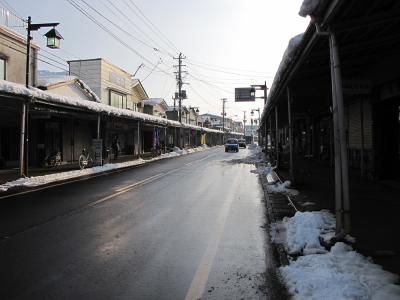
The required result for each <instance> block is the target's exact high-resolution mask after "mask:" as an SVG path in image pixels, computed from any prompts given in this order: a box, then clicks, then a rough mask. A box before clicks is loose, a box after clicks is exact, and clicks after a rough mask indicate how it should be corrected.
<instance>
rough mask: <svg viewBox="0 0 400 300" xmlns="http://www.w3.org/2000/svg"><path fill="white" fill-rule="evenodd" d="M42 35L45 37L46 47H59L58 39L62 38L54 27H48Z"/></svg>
mask: <svg viewBox="0 0 400 300" xmlns="http://www.w3.org/2000/svg"><path fill="white" fill-rule="evenodd" d="M44 36H45V37H47V47H49V48H51V49H58V48H60V40H61V39H64V38H63V37H62V36H61V34H60V33H59V32H58V31H57V30H56V29H55V28H53V29H50V30H49V31H48V32H47V33H46V34H45V35H44Z"/></svg>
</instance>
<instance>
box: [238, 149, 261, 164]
mask: <svg viewBox="0 0 400 300" xmlns="http://www.w3.org/2000/svg"><path fill="white" fill-rule="evenodd" d="M249 150H250V152H251V155H249V156H247V157H245V158H243V159H240V162H241V163H244V164H257V163H261V162H264V160H265V155H264V153H263V152H262V148H261V147H259V146H253V147H250V146H249Z"/></svg>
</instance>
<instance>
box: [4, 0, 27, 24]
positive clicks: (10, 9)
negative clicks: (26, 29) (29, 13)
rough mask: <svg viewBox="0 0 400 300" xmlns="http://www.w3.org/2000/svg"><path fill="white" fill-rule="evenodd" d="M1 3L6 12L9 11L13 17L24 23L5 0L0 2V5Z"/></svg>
mask: <svg viewBox="0 0 400 300" xmlns="http://www.w3.org/2000/svg"><path fill="white" fill-rule="evenodd" d="M1 3H3V5H2V6H3V7H4V8H5V9H7V10H9V11H10V12H11V13H12V14H13V15H15V16H16V17H17V18H18V19H20V20H21V21H23V22H26V21H25V20H24V19H23V18H22V17H21V16H20V15H19V13H18V12H17V11H16V10H15V9H14V7H12V6H11V5H10V4H9V3H8V2H7V1H6V0H0V5H1Z"/></svg>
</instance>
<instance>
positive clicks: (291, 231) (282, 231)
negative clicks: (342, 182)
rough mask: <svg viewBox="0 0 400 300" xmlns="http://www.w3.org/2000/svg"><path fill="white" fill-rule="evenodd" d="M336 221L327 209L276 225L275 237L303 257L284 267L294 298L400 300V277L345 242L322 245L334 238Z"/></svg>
mask: <svg viewBox="0 0 400 300" xmlns="http://www.w3.org/2000/svg"><path fill="white" fill-rule="evenodd" d="M334 232H335V218H334V216H333V215H332V214H331V213H329V212H328V211H326V210H322V211H318V212H297V213H296V214H295V215H294V216H293V217H292V218H285V219H284V220H283V221H282V222H277V223H273V224H272V226H271V238H272V240H273V241H274V242H275V243H281V244H283V245H284V246H285V248H286V249H287V251H288V253H291V254H297V255H301V254H303V256H299V257H297V259H295V260H294V259H291V260H290V263H289V265H288V266H283V267H280V272H281V275H282V277H283V279H284V280H285V282H286V284H287V286H288V289H289V292H290V293H291V294H292V295H293V298H294V299H301V300H303V299H328V300H330V299H332V300H337V299H343V300H344V299H365V300H367V299H376V300H377V299H385V300H386V299H400V286H399V285H396V283H397V282H398V280H399V277H398V275H395V274H392V273H390V272H387V271H384V270H383V269H382V267H381V266H379V265H377V264H374V263H373V262H372V261H371V260H370V259H368V258H365V257H364V256H362V255H361V254H359V253H357V252H356V251H354V250H353V248H352V247H351V246H349V245H346V244H344V243H342V242H338V243H336V244H335V245H334V246H333V247H332V248H331V249H330V251H328V250H326V249H324V248H323V247H322V246H321V244H320V243H319V237H320V236H321V235H322V236H323V235H325V236H326V237H329V236H330V238H332V237H333V236H334Z"/></svg>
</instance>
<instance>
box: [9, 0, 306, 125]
mask: <svg viewBox="0 0 400 300" xmlns="http://www.w3.org/2000/svg"><path fill="white" fill-rule="evenodd" d="M7 2H8V3H9V4H11V5H12V6H13V8H14V9H15V10H16V11H17V12H18V14H19V15H20V16H21V17H23V18H25V19H26V18H27V16H28V15H30V16H32V21H33V22H36V23H39V22H40V23H41V22H60V23H61V24H60V25H59V26H58V28H57V29H58V30H59V32H60V33H61V34H62V35H63V37H64V40H63V41H62V43H61V49H60V50H51V49H48V48H45V46H44V43H45V38H44V37H42V36H41V35H43V34H44V33H46V31H47V30H46V29H41V30H40V31H39V32H38V33H36V34H35V35H34V41H35V42H36V43H38V44H39V45H41V46H42V48H43V49H44V50H46V52H44V51H41V54H42V55H44V56H45V57H44V56H42V57H41V58H42V59H43V60H47V61H49V62H51V63H52V64H56V65H58V66H60V67H63V66H62V65H60V64H57V63H55V62H54V61H53V60H56V61H59V62H60V63H61V64H63V65H65V66H64V67H63V68H67V65H66V62H65V60H70V59H78V58H82V59H87V58H97V57H103V58H105V59H107V60H108V61H110V62H111V63H113V64H115V65H117V66H119V67H120V68H122V69H124V70H125V71H127V72H129V73H132V74H133V73H134V72H135V71H136V69H137V67H138V66H139V65H140V64H141V63H144V64H145V67H144V68H141V69H140V70H139V72H138V73H137V76H136V77H137V78H139V79H141V80H142V81H143V85H144V87H145V89H146V91H147V93H148V94H149V96H150V97H154V98H156V97H161V98H164V99H165V100H166V101H167V102H168V103H172V100H171V98H172V95H173V93H174V92H175V90H176V81H175V78H174V76H175V75H174V74H173V72H174V68H173V67H172V66H173V65H174V64H176V63H177V61H174V60H173V59H172V57H171V56H177V55H178V53H179V51H181V52H182V53H183V54H184V55H185V56H186V57H187V59H186V60H185V64H186V65H187V66H186V67H185V68H184V69H185V70H187V71H188V74H187V75H185V77H186V79H185V82H187V83H189V85H186V86H184V89H186V90H187V95H188V99H187V100H185V101H184V104H185V105H188V106H189V105H191V106H198V107H199V108H200V113H206V112H210V113H217V114H220V113H221V111H222V102H221V100H220V99H221V98H227V99H228V103H227V114H228V116H232V117H234V118H235V119H243V110H246V111H247V119H249V118H250V110H251V109H256V108H262V106H263V100H257V101H256V103H254V102H248V103H244V104H243V103H241V104H239V103H235V102H234V88H235V87H246V86H249V85H250V84H263V83H264V81H265V80H266V81H267V85H268V86H271V83H272V80H273V76H274V74H275V72H276V70H277V68H278V65H279V63H280V61H281V58H282V55H283V52H284V50H285V49H286V46H287V44H288V42H289V39H290V38H291V37H292V36H294V35H296V34H298V33H301V32H303V31H304V30H305V29H306V27H307V25H308V20H307V19H304V18H302V17H300V16H298V14H297V13H298V11H299V8H300V5H301V2H302V0H281V1H273V0H169V1H166V0H165V1H161V0H69V1H67V0H35V1H32V0H8V1H7ZM70 2H75V3H76V4H77V5H79V6H81V7H82V8H83V9H84V10H85V11H86V12H87V13H89V14H90V15H92V16H93V17H94V18H95V20H96V21H98V22H99V24H101V25H102V26H104V27H105V28H106V29H108V30H109V31H111V32H112V34H113V35H115V36H116V37H117V38H118V39H120V41H122V42H123V43H124V44H126V45H123V44H121V43H120V42H119V41H117V40H116V39H115V38H113V37H111V36H110V35H109V34H108V33H106V32H105V31H103V30H102V29H101V28H100V27H99V26H98V25H96V24H94V23H93V22H92V21H90V20H89V19H88V18H87V17H85V16H84V15H83V14H82V13H81V12H79V11H78V10H77V9H76V8H74V7H73V6H72V5H71V3H70ZM85 2H86V3H85ZM88 5H90V6H92V8H93V9H95V10H97V11H98V13H97V12H95V11H94V10H93V9H92V8H90V7H89V6H88ZM135 5H136V6H137V7H138V8H139V9H140V11H141V12H142V13H143V14H144V16H145V17H146V18H147V24H148V25H149V26H150V27H151V24H153V25H155V27H156V28H157V29H156V28H154V27H152V29H153V30H151V29H149V27H148V26H146V22H144V21H143V19H144V17H143V15H141V13H140V12H139V11H138V10H137V8H136V7H135ZM99 13H100V14H102V15H103V16H104V17H106V18H108V19H109V20H110V21H111V22H113V23H114V24H115V25H117V26H119V27H120V28H121V29H122V30H123V31H125V32H123V31H121V30H120V29H118V28H117V27H116V26H115V25H113V24H111V23H110V22H109V21H107V20H106V19H105V18H103V17H102V16H101V15H100V14H99ZM157 30H159V31H161V34H160V33H159V31H157ZM129 48H130V49H129ZM153 48H156V49H158V50H154V49H153ZM50 53H51V54H50ZM52 54H55V55H57V56H58V57H55V56H52ZM46 57H47V58H46ZM59 57H61V58H63V59H64V61H62V60H60V58H59ZM49 58H51V59H52V60H49ZM158 62H160V63H159V64H158V65H157V67H154V66H155V65H156V64H157V63H158ZM39 68H40V69H49V70H57V69H56V68H54V67H52V66H50V65H47V64H44V63H40V65H39ZM152 70H153V72H152V73H151V71H152ZM58 71H59V70H58ZM150 73H151V74H150ZM149 74H150V75H149ZM255 115H257V113H255ZM235 116H237V117H235ZM248 124H249V123H248Z"/></svg>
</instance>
